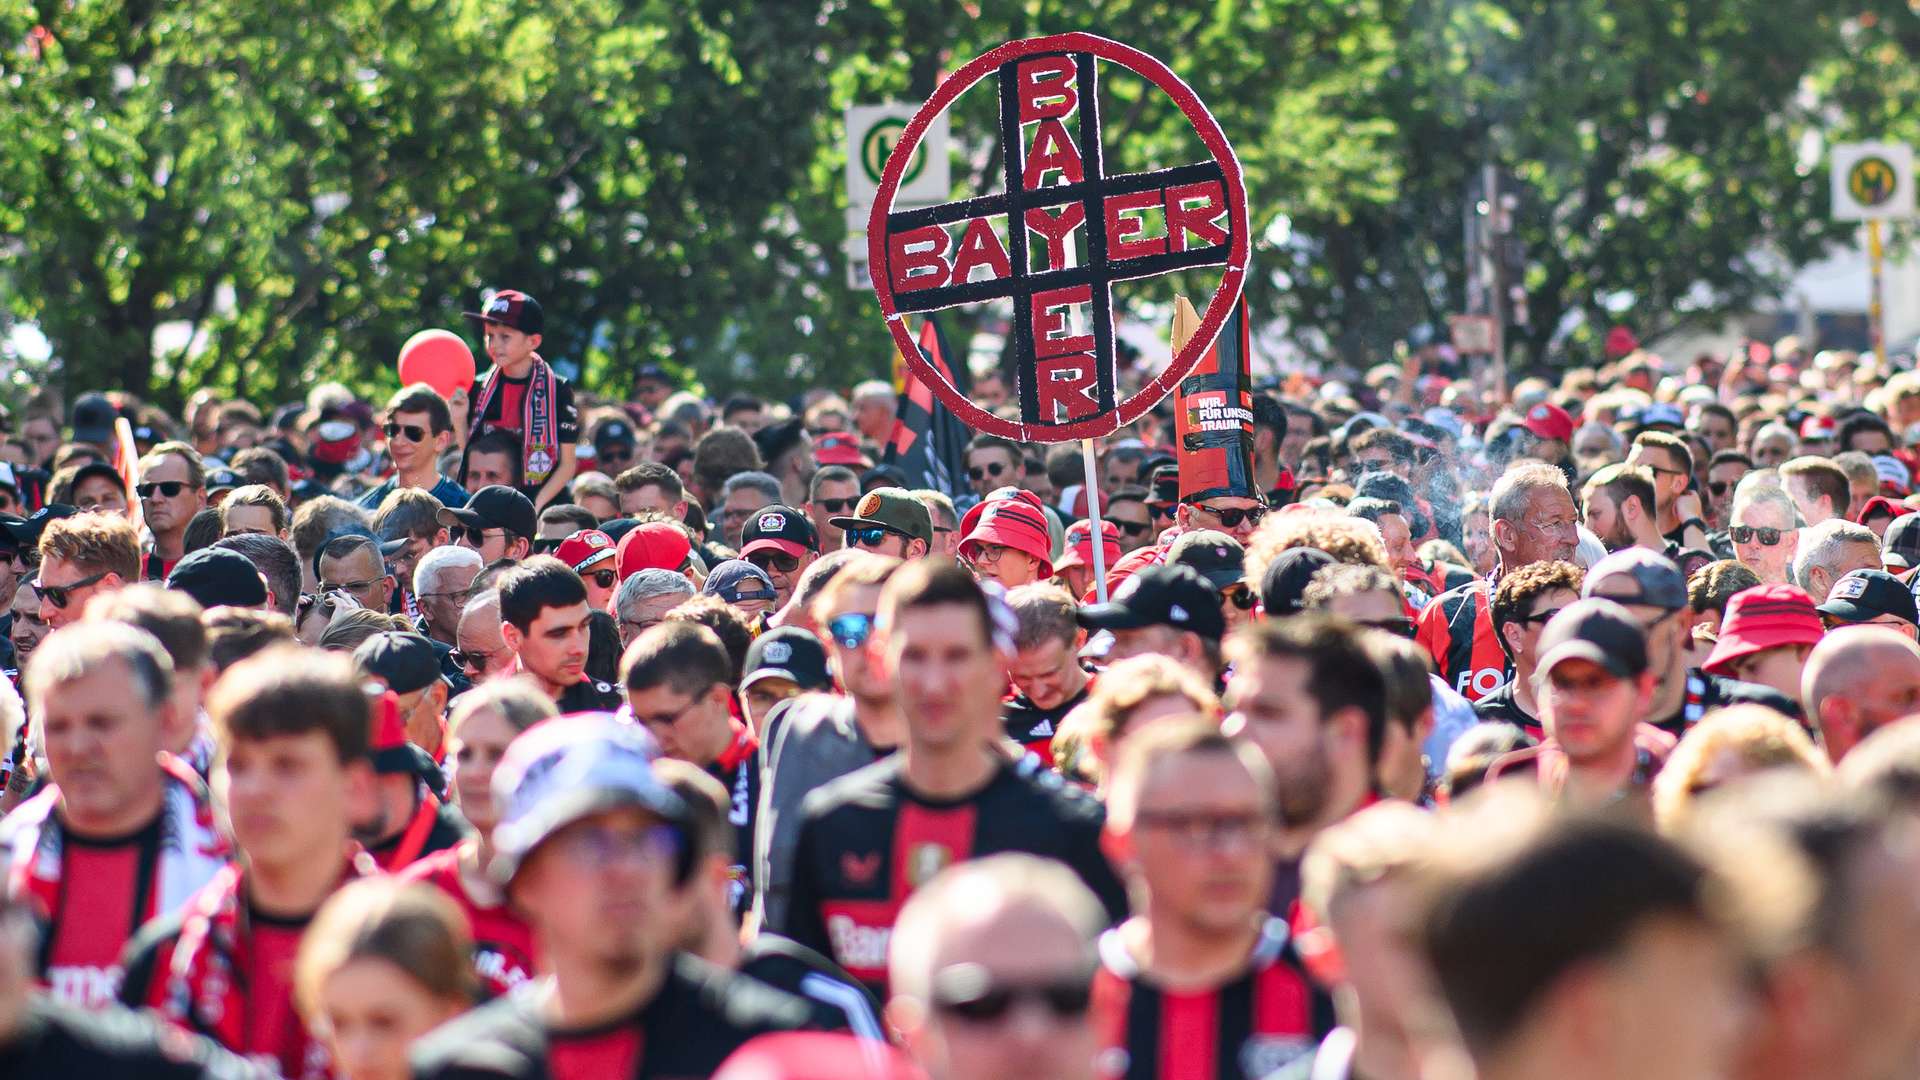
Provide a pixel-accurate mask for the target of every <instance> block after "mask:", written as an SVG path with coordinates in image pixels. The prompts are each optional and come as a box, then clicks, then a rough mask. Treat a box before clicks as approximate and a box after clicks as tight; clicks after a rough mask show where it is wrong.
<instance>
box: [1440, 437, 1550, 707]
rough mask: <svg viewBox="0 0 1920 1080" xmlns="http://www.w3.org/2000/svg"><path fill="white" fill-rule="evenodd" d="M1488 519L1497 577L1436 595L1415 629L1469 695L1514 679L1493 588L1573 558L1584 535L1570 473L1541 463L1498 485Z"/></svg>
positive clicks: (1444, 675)
mask: <svg viewBox="0 0 1920 1080" xmlns="http://www.w3.org/2000/svg"><path fill="white" fill-rule="evenodd" d="M1545 407H1547V408H1551V406H1545ZM1488 519H1489V521H1490V529H1489V531H1490V532H1491V534H1492V538H1493V545H1494V549H1495V551H1496V552H1497V557H1498V561H1497V563H1496V565H1495V566H1494V570H1493V575H1492V577H1491V578H1489V579H1487V580H1482V581H1475V582H1473V583H1472V584H1469V585H1465V586H1462V587H1461V588H1458V589H1452V590H1449V591H1447V592H1444V593H1442V594H1440V595H1439V596H1437V597H1435V598H1434V600H1433V602H1432V603H1430V604H1428V605H1427V606H1426V607H1424V608H1422V609H1421V610H1420V615H1419V618H1418V620H1417V623H1418V628H1417V630H1416V632H1415V640H1416V641H1418V642H1419V643H1420V644H1421V645H1423V646H1425V647H1426V650H1427V655H1429V656H1431V657H1433V665H1434V671H1435V672H1436V673H1437V674H1438V675H1439V676H1440V677H1441V679H1443V680H1444V681H1445V682H1446V684H1447V686H1448V687H1449V688H1450V689H1452V690H1454V691H1456V692H1457V693H1459V694H1460V695H1461V696H1462V697H1465V698H1466V699H1467V700H1468V701H1478V700H1480V699H1481V698H1483V697H1486V696H1487V695H1489V694H1491V693H1493V692H1494V691H1495V690H1498V689H1500V687H1501V686H1503V685H1505V683H1506V681H1507V678H1508V674H1507V657H1506V653H1505V652H1504V651H1503V650H1502V649H1501V647H1500V636H1499V634H1498V633H1497V632H1496V631H1495V630H1494V627H1493V586H1494V585H1496V584H1498V583H1499V580H1500V578H1501V577H1502V576H1503V575H1504V574H1506V573H1507V572H1509V571H1512V570H1517V569H1519V568H1520V567H1522V566H1527V565H1529V564H1531V563H1537V562H1572V561H1573V555H1574V549H1575V547H1576V546H1577V545H1578V543H1579V538H1580V532H1579V525H1578V522H1579V513H1578V511H1577V510H1576V509H1575V508H1574V505H1573V496H1572V495H1570V494H1568V492H1567V484H1566V477H1565V476H1564V475H1562V474H1561V472H1560V470H1558V469H1556V468H1553V467H1552V466H1549V465H1542V464H1541V463H1539V462H1537V461H1536V462H1519V463H1516V464H1515V465H1513V466H1512V467H1511V468H1509V469H1508V470H1507V471H1506V472H1505V473H1504V474H1502V475H1501V477H1500V479H1499V480H1498V481H1496V482H1495V483H1494V485H1493V491H1492V493H1491V495H1490V496H1489V497H1488Z"/></svg>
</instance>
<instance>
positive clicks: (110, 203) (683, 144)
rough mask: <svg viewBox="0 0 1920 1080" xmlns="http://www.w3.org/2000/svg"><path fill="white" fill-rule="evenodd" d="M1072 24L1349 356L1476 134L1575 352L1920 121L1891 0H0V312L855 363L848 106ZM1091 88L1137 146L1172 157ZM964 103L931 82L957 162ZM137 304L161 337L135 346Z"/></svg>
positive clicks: (1444, 199) (1803, 212)
mask: <svg viewBox="0 0 1920 1080" xmlns="http://www.w3.org/2000/svg"><path fill="white" fill-rule="evenodd" d="M1067 29H1087V30H1093V31H1096V32H1099V33H1102V34H1105V35H1107V36H1109V37H1113V38H1116V39H1118V40H1121V41H1124V42H1127V43H1130V44H1133V45H1135V46H1136V47H1139V48H1142V49H1144V50H1145V51H1148V52H1150V53H1153V54H1155V55H1158V56H1160V57H1161V58H1163V59H1164V60H1166V61H1167V62H1168V63H1169V65H1170V66H1171V67H1173V69H1174V70H1175V71H1177V72H1178V73H1180V74H1181V75H1182V76H1183V77H1184V78H1186V79H1187V80H1188V81H1189V82H1190V83H1192V84H1193V85H1194V87H1195V88H1196V89H1197V90H1198V91H1199V92H1200V94H1201V96H1202V98H1203V99H1205V100H1206V101H1207V102H1208V104H1209V105H1210V106H1211V107H1212V109H1213V111H1214V112H1215V114H1216V116H1218V117H1219V119H1220V122H1221V124H1222V126H1223V127H1224V128H1225V129H1226V131H1227V133H1228V136H1229V137H1230V138H1231V139H1232V140H1233V142H1234V144H1235V146H1236V148H1237V150H1238V153H1239V156H1240V158H1241V161H1242V163H1243V165H1244V167H1245V169H1246V174H1247V178H1248V187H1249V191H1250V194H1251V197H1252V201H1253V205H1252V215H1251V216H1252V223H1253V226H1254V228H1255V229H1256V231H1257V232H1258V234H1259V235H1260V236H1262V237H1264V238H1266V239H1265V240H1263V242H1262V243H1261V244H1260V245H1259V246H1258V247H1257V248H1256V274H1255V275H1254V277H1253V278H1252V281H1251V284H1250V286H1249V288H1250V290H1251V295H1252V297H1253V299H1254V302H1255V303H1256V305H1257V306H1258V308H1259V309H1260V310H1261V311H1262V312H1264V313H1265V314H1266V315H1268V316H1270V317H1282V318H1285V319H1286V320H1287V321H1288V323H1289V325H1290V326H1291V327H1292V328H1293V329H1294V330H1295V331H1296V332H1297V333H1298V334H1299V336H1300V337H1301V340H1303V341H1304V342H1307V343H1309V344H1313V343H1321V345H1320V347H1321V348H1322V349H1323V350H1324V351H1325V352H1326V353H1327V354H1328V355H1332V356H1339V357H1342V358H1345V359H1350V360H1358V361H1367V360H1373V359H1379V358H1381V357H1382V356H1383V355H1384V354H1385V352H1386V349H1387V346H1388V344H1389V343H1390V342H1391V341H1392V340H1394V339H1395V338H1397V337H1400V336H1402V335H1404V334H1405V333H1406V332H1407V331H1408V330H1409V329H1410V328H1411V327H1413V326H1415V325H1418V324H1427V323H1434V322H1437V321H1438V320H1440V319H1441V318H1442V317H1443V316H1444V315H1445V314H1447V313H1448V312H1451V311H1457V310H1459V309H1460V306H1461V303H1462V299H1463V288H1464V266H1465V253H1464V251H1463V250H1462V247H1463V241H1462V235H1461V233H1462V229H1461V211H1462V202H1463V199H1464V197H1465V193H1466V188H1467V181H1468V178H1469V177H1470V176H1471V175H1472V174H1473V173H1474V171H1475V170H1477V169H1478V168H1479V167H1480V166H1481V164H1482V163H1483V162H1485V161H1487V160H1492V161H1495V162H1497V163H1498V164H1499V165H1501V166H1502V167H1503V168H1504V169H1505V170H1507V172H1508V174H1509V175H1511V176H1512V177H1513V178H1514V179H1516V180H1517V181H1518V182H1519V184H1520V186H1521V191H1522V202H1521V207H1520V211H1519V215H1518V221H1517V235H1518V237H1519V239H1520V241H1521V243H1522V246H1523V251H1524V258H1525V263H1526V266H1525V271H1524V285H1525V288H1526V291H1527V295H1528V302H1529V308H1530V313H1531V316H1532V319H1531V323H1530V326H1529V327H1528V328H1526V329H1525V330H1523V331H1519V332H1517V336H1516V343H1517V347H1518V349H1519V357H1520V358H1521V359H1549V358H1553V357H1557V356H1559V355H1573V356H1579V355H1581V354H1582V351H1583V350H1584V349H1585V348H1586V347H1587V346H1588V344H1589V343H1590V341H1591V340H1592V338H1593V337H1595V336H1596V335H1597V334H1598V332H1599V331H1600V330H1601V329H1603V328H1604V326H1605V325H1606V324H1607V323H1608V322H1609V321H1611V320H1613V318H1614V317H1615V311H1616V310H1623V311H1624V315H1623V316H1622V318H1624V320H1625V321H1627V322H1629V323H1631V324H1633V325H1635V326H1636V327H1638V328H1639V329H1640V330H1641V331H1642V334H1643V336H1650V335H1651V336H1657V335H1658V334H1659V333H1660V332H1663V331H1665V330H1668V329H1671V328H1673V327H1675V326H1677V325H1681V324H1684V323H1685V322H1687V321H1689V320H1700V319H1707V318H1711V317H1715V316H1717V315H1718V314H1720V313H1722V312H1724V311H1727V310H1731V309H1737V308H1739V307H1741V306H1743V305H1745V304H1746V303H1747V302H1748V301H1750V300H1751V299H1752V298H1754V297H1756V296H1760V295H1764V294H1766V293H1767V292H1768V291H1769V290H1771V289H1773V288H1775V287H1777V284H1778V277H1779V275H1780V273H1781V271H1782V268H1783V267H1785V266H1787V265H1789V264H1791V263H1793V262H1796V261H1801V260H1805V259H1807V258H1810V257H1813V256H1815V255H1817V254H1818V253H1820V252H1821V251H1822V250H1823V249H1824V247H1825V246H1826V245H1828V244H1830V243H1832V242H1833V241H1834V240H1836V239H1838V238H1843V237H1845V236H1846V235H1847V234H1846V232H1845V231H1844V230H1842V229H1838V228H1836V227H1834V226H1833V225H1831V224H1830V223H1828V221H1827V219H1826V218H1827V215H1826V204H1825V198H1826V196H1825V183H1826V181H1825V168H1824V161H1823V160H1822V159H1821V157H1820V149H1819V148H1820V146H1821V145H1822V144H1821V141H1820V138H1821V133H1822V132H1825V133H1826V135H1827V137H1829V138H1842V137H1847V138H1851V137H1859V136H1862V135H1882V134H1885V135H1889V136H1895V137H1898V136H1900V135H1902V134H1907V135H1912V134H1914V133H1913V132H1911V131H1909V130H1908V129H1911V128H1912V127H1914V126H1915V121H1914V120H1913V119H1912V118H1913V117H1914V116H1916V115H1920V110H1916V109H1915V108H1914V105H1915V104H1916V101H1920V78H1917V77H1916V76H1914V74H1913V72H1914V71H1916V70H1920V68H1916V67H1915V65H1914V64H1913V63H1912V61H1913V59H1914V58H1915V56H1916V55H1920V52H1917V51H1916V50H1920V20H1917V19H1916V18H1915V16H1914V14H1913V13H1912V11H1910V10H1909V9H1908V8H1907V7H1906V5H1905V4H1899V3H1891V2H1888V0H1879V2H1876V3H1874V4H1870V5H1868V6H1867V10H1866V11H1865V13H1864V17H1863V15H1862V14H1861V13H1858V12H1841V11H1838V10H1836V9H1834V8H1833V6H1832V5H1829V4H1822V3H1820V2H1818V0H1718V2H1715V3H1700V2H1698V0H1642V2H1638V3H1634V4H1628V5H1622V4H1617V3H1611V2H1607V0H1464V2H1463V0H1214V2H1211V3H1171V2H1168V0H1061V2H1057V3H1049V4H1045V5H1042V4H1038V3H1034V2H1033V0H817V2H815V3H813V4H807V3H793V4H785V3H779V4H774V3H763V4H743V3H739V2H737V0H691V2H670V0H546V2H542V3H537V4H536V3H532V2H530V0H505V2H500V0H487V2H481V0H338V2H336V3H331V4H326V5H301V6H298V8H297V9H290V8H288V7H286V6H285V5H279V4H269V3H262V2H260V0H198V2H196V3H192V4H165V3H161V2H159V0H0V330H3V329H4V328H5V326H6V323H7V321H8V320H24V319H30V320H33V321H34V322H36V323H37V324H38V325H39V326H40V327H41V328H42V330H43V331H44V332H45V333H46V334H47V336H48V337H49V338H50V339H51V341H52V342H53V344H54V346H55V349H56V357H57V359H58V362H59V367H58V376H59V379H60V381H61V382H62V383H64V385H65V388H66V389H68V390H69V391H73V390H77V389H81V388H97V387H126V388H130V389H134V390H136V391H139V390H145V391H147V392H149V393H150V394H151V395H152V396H153V397H155V398H156V399H158V400H160V401H162V402H166V403H175V404H177V403H178V402H179V401H180V400H181V399H183V398H184V397H185V396H186V395H187V394H188V393H190V392H191V391H192V390H193V389H195V388H197V387H200V386H215V387H219V388H222V389H225V390H230V391H235V392H239V393H243V394H246V395H248V396H250V397H252V398H254V399H255V400H257V401H261V402H273V401H279V400H286V399H288V398H291V397H293V396H295V395H297V394H298V393H300V392H301V391H302V390H304V389H305V388H306V387H307V386H308V385H309V384H310V383H312V382H313V381H317V380H318V379H321V378H344V379H346V381H348V382H350V383H353V384H355V385H358V386H360V387H362V388H363V389H368V390H373V389H377V388H379V387H382V386H390V385H392V381H393V376H392V374H391V372H392V362H393V359H394V355H395V353H396V351H397V349H398V346H399V344H400V342H401V341H403V340H404V339H405V338H406V337H407V336H408V335H409V334H410V333H412V332H413V331H414V330H417V329H420V328H422V327H427V326H457V313H458V312H459V311H461V310H465V309H470V308H471V307H472V306H473V305H474V304H475V303H477V301H478V299H479V293H480V290H481V289H482V288H483V287H486V286H490V285H491V286H504V285H513V286H516V287H520V288H525V289H527V290H528V291H530V292H533V293H534V294H536V295H538V296H539V297H540V298H541V299H542V301H543V302H544V303H545V304H546V306H547V309H548V312H549V322H550V324H551V326H550V333H549V335H548V340H547V341H546V343H545V344H544V346H543V352H545V353H546V354H547V355H548V356H550V357H556V358H565V359H570V360H573V361H576V362H579V363H582V364H583V365H584V367H585V369H586V382H587V385H588V387H589V388H590V389H593V390H598V391H600V392H604V393H613V394H618V393H622V392H624V391H625V389H626V388H627V383H628V376H627V374H626V373H627V372H628V371H630V370H631V368H632V367H633V366H634V365H636V364H638V363H640V362H642V361H645V360H661V361H665V362H667V363H668V364H669V365H671V366H676V367H678V368H680V369H682V370H683V371H685V372H687V373H688V374H689V375H690V376H692V377H697V378H700V379H702V380H703V381H704V382H705V383H706V384H707V385H708V386H709V387H713V388H727V387H734V386H741V387H749V388H755V389H759V390H762V391H767V392H773V393H785V392H789V391H790V390H791V389H792V388H793V387H794V386H795V385H797V380H806V381H808V382H814V381H826V382H832V383H837V384H842V385H844V384H847V383H850V382H852V381H854V380H856V379H859V378H864V377H870V376H872V375H873V374H876V373H879V372H881V371H884V370H885V366H886V363H887V359H888V357H889V356H890V349H891V346H890V344H889V341H888V339H887V337H886V335H885V333H884V331H883V329H882V327H881V325H880V322H879V319H878V314H877V308H876V305H875V304H874V302H873V299H872V297H871V295H870V294H867V293H864V292H859V291H855V290H852V289H849V288H848V287H847V286H846V283H845V276H846V272H845V262H844V256H843V255H842V252H841V244H842V241H843V238H844V215H845V208H846V207H845V195H844V193H843V191H842V180H841V177H842V167H843V164H844V162H843V150H842V140H843V133H842V131H841V120H840V116H841V110H842V109H843V108H844V107H845V106H846V105H849V104H852V103H856V102H872V101H883V100H919V99H921V98H923V97H924V96H925V95H926V94H928V93H929V92H930V91H931V90H932V89H933V87H934V86H935V85H936V84H937V82H938V80H939V79H940V77H941V76H942V75H943V74H944V73H945V72H948V71H951V70H953V69H954V68H957V67H958V66H959V65H960V64H962V63H964V62H965V61H966V60H968V59H970V58H971V57H973V56H975V55H977V54H978V53H980V52H982V51H984V50H986V49H988V48H990V47H992V46H993V45H995V44H997V43H999V42H1001V41H1004V40H1007V39H1008V38H1013V37H1021V36H1027V35H1031V34H1038V33H1049V32H1057V31H1061V30H1067ZM1106 87H1107V94H1108V100H1107V101H1106V103H1105V106H1106V116H1107V120H1108V123H1109V128H1108V130H1109V139H1110V141H1111V142H1113V144H1114V145H1115V146H1117V147H1119V149H1120V153H1121V154H1122V156H1123V157H1124V159H1125V160H1127V161H1129V162H1132V163H1134V164H1136V165H1140V166H1145V165H1151V164H1167V163H1172V162H1174V161H1183V160H1190V159H1191V158H1192V157H1193V146H1194V144H1193V142H1192V140H1191V137H1190V135H1189V134H1188V133H1187V132H1186V130H1185V128H1184V124H1183V122H1182V121H1181V119H1180V117H1179V115H1178V113H1177V111H1176V110H1174V109H1173V108H1172V107H1171V106H1170V104H1169V103H1168V102H1166V101H1165V100H1164V99H1163V98H1160V97H1158V96H1157V95H1152V94H1146V93H1142V87H1141V85H1140V84H1139V83H1137V82H1131V81H1128V80H1125V79H1113V80H1109V81H1108V83H1107V84H1106ZM990 109H991V95H990V93H989V92H980V93H975V94H972V95H969V96H968V97H967V98H964V99H962V102H961V105H960V108H959V112H958V114H957V116H956V136H957V139H958V142H959V144H960V147H961V150H962V151H963V153H962V156H961V158H960V160H957V161H956V188H957V193H971V192H977V191H980V190H983V189H984V186H985V184H986V183H987V182H988V181H987V180H986V178H987V177H990V176H992V175H994V172H995V170H996V168H997V163H998V161H999V154H1000V153H1001V152H1002V149H1001V148H1000V147H998V146H996V145H994V144H993V139H992V136H991V131H992V126H991V123H990V122H989V116H990V113H989V110H990ZM1810 147H1811V151H1810V150H1809V148H1810ZM1756 253H1770V254H1771V255H1772V256H1773V257H1772V258H1755V257H1754V256H1755V254H1756ZM1139 295H1140V296H1141V297H1142V298H1146V299H1151V298H1153V297H1154V294H1153V292H1152V291H1151V290H1143V291H1142V292H1141V293H1140V294H1139ZM167 324H175V325H179V326H184V327H186V328H190V329H191V331H192V344H191V346H190V347H186V348H179V347H174V348H168V349H165V350H163V351H161V352H159V353H158V354H156V351H155V347H154V342H155V331H156V329H157V328H159V327H161V326H163V325H167ZM1568 328H1571V332H1570V333H1565V332H1563V331H1566V330H1568Z"/></svg>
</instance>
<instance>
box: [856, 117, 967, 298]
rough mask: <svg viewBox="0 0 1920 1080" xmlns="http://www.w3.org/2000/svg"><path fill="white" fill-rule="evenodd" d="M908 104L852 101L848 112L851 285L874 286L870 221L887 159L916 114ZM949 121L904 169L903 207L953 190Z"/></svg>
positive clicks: (931, 130)
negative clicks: (869, 254)
mask: <svg viewBox="0 0 1920 1080" xmlns="http://www.w3.org/2000/svg"><path fill="white" fill-rule="evenodd" d="M914 108H915V106H913V105H908V104H898V103H895V104H886V105H852V106H849V107H848V108H847V111H846V128H847V146H846V150H847V167H846V180H847V244H846V252H847V285H848V286H849V287H850V288H854V289H867V288H871V287H872V284H873V282H872V279H871V278H870V277H869V272H868V266H867V219H868V217H869V216H870V215H871V213H872V210H873V196H874V194H875V193H876V192H878V191H879V190H880V175H881V173H882V172H883V171H884V170H885V169H886V167H887V159H888V158H889V157H891V156H892V155H893V148H894V145H895V144H896V143H898V142H899V141H900V135H901V133H902V132H904V131H905V130H906V129H907V121H909V120H911V119H912V118H913V111H914ZM950 145H951V140H950V138H949V122H948V120H947V117H946V116H945V114H942V115H941V116H940V117H938V118H937V119H936V120H935V122H934V123H933V124H931V125H929V127H928V129H927V133H926V136H925V137H924V138H922V139H921V140H920V143H919V145H918V146H917V147H916V148H915V150H914V154H913V160H912V161H910V162H909V163H908V164H907V167H906V169H905V170H903V173H902V176H901V181H900V190H899V192H898V193H897V194H896V195H895V202H896V203H897V204H898V205H900V206H903V207H912V206H931V205H932V204H934V203H938V202H945V201H946V200H947V197H948V196H949V195H951V194H952V187H953V166H952V156H951V153H950V151H949V146H950Z"/></svg>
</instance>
